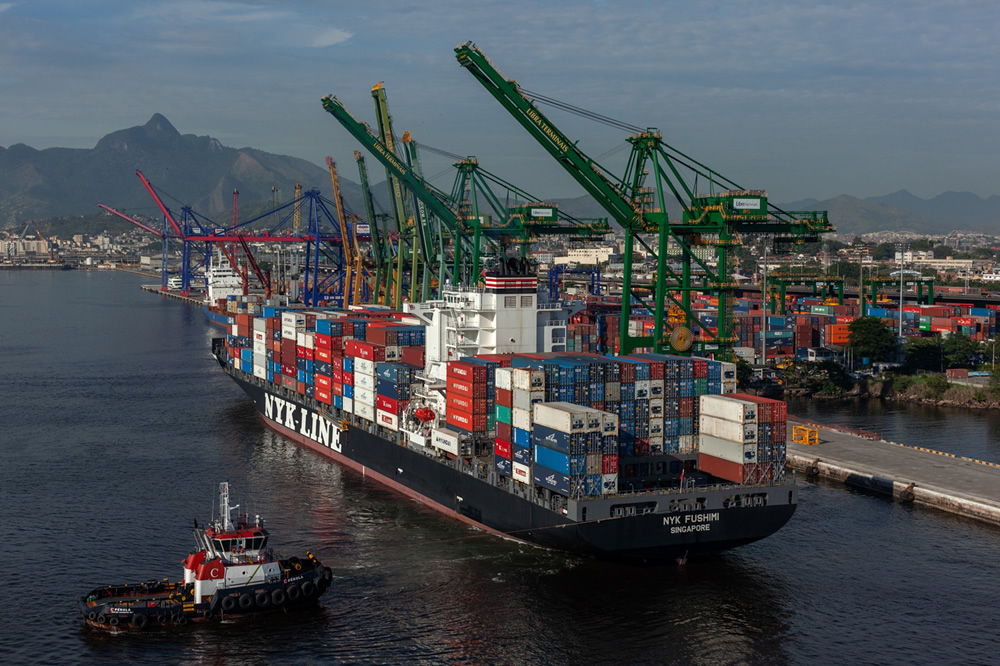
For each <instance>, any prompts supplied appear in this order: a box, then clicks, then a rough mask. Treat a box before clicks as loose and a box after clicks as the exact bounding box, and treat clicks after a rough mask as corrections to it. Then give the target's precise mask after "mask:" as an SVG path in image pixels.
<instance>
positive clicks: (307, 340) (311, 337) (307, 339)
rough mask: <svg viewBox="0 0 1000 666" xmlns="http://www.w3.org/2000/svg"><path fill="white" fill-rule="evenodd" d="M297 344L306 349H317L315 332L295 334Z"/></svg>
mask: <svg viewBox="0 0 1000 666" xmlns="http://www.w3.org/2000/svg"><path fill="white" fill-rule="evenodd" d="M295 344H297V345H298V346H300V347H305V348H306V349H315V348H316V334H315V333H314V332H313V331H298V332H297V333H296V334H295Z"/></svg>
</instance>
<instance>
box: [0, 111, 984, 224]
mask: <svg viewBox="0 0 1000 666" xmlns="http://www.w3.org/2000/svg"><path fill="white" fill-rule="evenodd" d="M339 166H340V181H341V190H342V192H343V196H344V202H345V204H346V206H347V208H348V209H349V210H350V211H353V212H356V213H363V212H364V204H363V201H362V197H361V187H360V185H358V184H357V182H356V181H354V180H352V179H351V178H350V177H349V176H350V175H353V174H355V173H356V166H355V165H354V164H349V165H346V164H345V165H339ZM136 169H138V170H140V171H142V172H143V174H144V175H145V176H146V177H147V178H148V179H149V180H150V181H151V182H152V183H153V185H154V186H155V187H156V188H157V191H158V192H160V194H161V195H162V196H163V198H164V199H165V202H166V204H167V205H168V206H169V207H170V208H171V210H173V211H174V212H175V213H177V214H179V213H180V208H181V206H183V205H190V206H191V207H192V208H193V209H194V210H195V211H197V212H198V213H201V214H203V215H207V216H209V217H210V218H212V219H214V220H217V221H219V222H220V223H226V222H227V221H228V220H229V219H230V216H231V207H232V199H233V190H234V189H237V190H239V192H240V198H239V202H240V219H242V220H247V219H251V218H252V217H255V216H256V215H259V214H261V213H263V212H265V211H267V210H269V209H270V208H272V188H275V189H276V190H277V191H278V197H277V200H278V202H279V203H280V202H287V201H289V200H290V199H291V198H292V193H293V191H294V187H295V185H296V184H297V183H299V184H301V185H302V186H303V188H304V189H306V190H309V189H318V190H319V191H320V192H321V193H322V194H323V195H324V196H326V197H328V198H329V197H331V192H332V190H331V187H330V176H329V173H328V172H327V170H326V169H324V168H322V167H320V166H317V165H315V164H313V163H311V162H308V161H306V160H302V159H299V158H295V157H288V156H285V155H274V154H272V153H266V152H263V151H260V150H257V149H254V148H230V147H227V146H223V145H222V144H221V143H220V142H219V141H218V140H217V139H213V138H212V137H208V136H195V135H194V134H181V133H180V132H178V131H177V129H176V128H174V126H173V125H171V124H170V121H169V120H167V119H166V118H165V117H163V116H162V115H160V114H159V113H156V114H153V116H152V118H150V119H149V121H148V122H147V123H146V124H145V125H141V126H137V127H131V128H128V129H123V130H119V131H117V132H112V133H111V134H108V135H107V136H105V137H104V138H102V139H101V140H100V141H98V142H97V145H95V146H94V148H90V149H75V148H47V149H45V150H36V149H34V148H32V147H30V146H26V145H24V144H16V145H13V146H10V147H9V148H2V147H0V229H2V228H13V227H17V228H20V227H23V226H24V225H25V223H27V222H29V221H32V222H33V221H36V220H51V223H50V224H41V225H36V224H34V223H33V224H32V225H31V226H33V227H34V226H41V228H43V229H45V230H46V232H54V233H58V234H65V233H67V232H70V233H80V230H78V229H76V228H74V224H76V223H75V222H74V220H78V219H79V218H80V216H86V218H88V222H87V223H86V225H87V228H88V229H89V228H92V227H99V226H100V221H101V220H100V218H96V219H95V218H92V217H91V216H93V215H94V214H96V213H99V212H100V211H99V209H98V208H97V204H98V203H103V204H106V205H109V206H112V207H114V208H118V209H121V210H124V211H126V212H129V213H130V214H142V213H145V214H147V215H150V216H153V217H154V218H155V217H159V213H158V211H157V210H156V208H155V205H154V203H153V201H152V200H151V198H150V197H149V195H148V194H147V193H146V191H145V189H144V188H143V187H142V184H141V183H140V182H139V179H138V178H137V177H136V175H135V171H136ZM368 170H369V173H370V174H371V176H372V178H373V180H374V181H375V182H373V183H372V190H373V195H374V197H375V200H376V210H377V212H389V211H391V209H392V208H391V205H390V204H389V203H388V202H389V198H388V190H387V187H386V183H385V180H384V171H383V169H382V167H381V166H380V165H379V164H378V162H377V161H376V160H375V159H374V158H371V157H369V158H368ZM550 200H551V199H550ZM554 201H555V203H557V204H559V207H560V209H561V210H563V211H565V212H566V213H568V214H570V215H573V216H575V217H580V218H593V217H609V216H608V213H607V212H606V211H605V210H604V209H603V208H602V207H601V206H600V205H599V204H598V203H597V202H596V201H595V200H594V199H593V198H591V197H590V196H588V195H584V196H579V197H574V198H565V199H555V200H554ZM780 207H781V208H784V209H785V210H828V211H829V212H830V220H831V221H832V222H833V224H834V225H836V227H837V231H838V232H840V233H845V234H862V233H868V232H873V231H892V230H898V231H903V230H907V231H913V232H916V233H946V232H948V231H951V230H956V229H958V230H968V231H981V232H985V233H1000V231H998V230H1000V196H997V195H994V196H991V197H989V198H988V199H983V198H981V197H979V196H977V195H975V194H972V193H971V192H945V193H944V194H941V195H938V196H936V197H934V198H933V199H921V198H919V197H916V196H914V195H913V194H911V193H909V192H907V191H906V190H900V191H899V192H894V193H892V194H887V195H885V196H881V197H871V198H868V199H858V198H856V197H852V196H849V195H846V194H842V195H840V196H838V197H834V198H832V199H827V200H824V201H819V200H816V199H803V200H801V201H795V202H791V203H786V204H780ZM668 211H669V213H670V217H671V219H675V218H677V217H679V215H680V208H679V206H668ZM104 219H107V218H104ZM108 228H109V229H110V228H111V226H109V227H108Z"/></svg>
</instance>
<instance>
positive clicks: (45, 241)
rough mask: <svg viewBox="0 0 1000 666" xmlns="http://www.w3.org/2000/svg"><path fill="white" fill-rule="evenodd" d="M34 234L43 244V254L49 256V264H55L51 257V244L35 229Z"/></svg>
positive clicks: (53, 258)
mask: <svg viewBox="0 0 1000 666" xmlns="http://www.w3.org/2000/svg"><path fill="white" fill-rule="evenodd" d="M35 233H36V234H38V239H39V240H40V241H42V242H43V243H45V253H46V254H47V255H48V256H49V263H53V262H55V260H56V259H55V257H53V256H52V244H51V243H49V241H48V240H47V239H46V238H45V236H43V235H42V232H41V231H39V230H38V229H37V228H36V229H35Z"/></svg>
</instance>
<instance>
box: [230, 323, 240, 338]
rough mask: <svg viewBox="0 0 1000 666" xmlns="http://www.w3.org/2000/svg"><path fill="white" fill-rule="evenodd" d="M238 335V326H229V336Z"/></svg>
mask: <svg viewBox="0 0 1000 666" xmlns="http://www.w3.org/2000/svg"><path fill="white" fill-rule="evenodd" d="M239 334H240V327H239V324H230V325H229V335H239Z"/></svg>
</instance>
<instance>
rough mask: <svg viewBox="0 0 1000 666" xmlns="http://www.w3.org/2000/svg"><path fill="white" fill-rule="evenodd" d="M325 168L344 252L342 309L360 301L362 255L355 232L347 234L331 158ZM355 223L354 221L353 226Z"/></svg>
mask: <svg viewBox="0 0 1000 666" xmlns="http://www.w3.org/2000/svg"><path fill="white" fill-rule="evenodd" d="M326 166H327V167H329V169H330V184H331V185H332V186H333V203H334V204H335V205H336V207H337V222H338V223H339V225H340V238H341V245H342V247H343V251H344V278H343V280H344V307H345V308H346V307H347V306H348V305H351V304H352V303H353V304H354V305H357V304H358V303H359V302H360V301H361V280H362V271H363V265H362V254H361V247H360V245H359V244H358V234H357V230H356V228H355V229H352V231H353V232H354V233H348V230H347V215H346V213H345V211H344V198H343V196H341V193H340V179H339V178H338V177H337V163H336V162H334V161H333V159H332V158H330V157H327V158H326ZM356 225H357V222H356V221H355V226H356Z"/></svg>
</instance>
